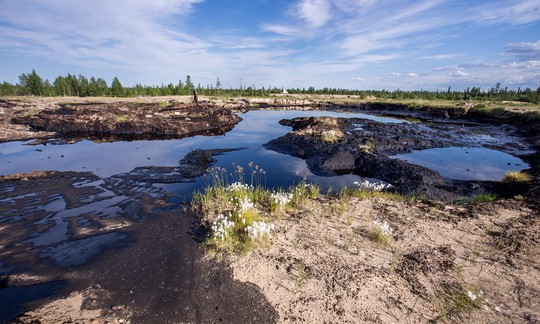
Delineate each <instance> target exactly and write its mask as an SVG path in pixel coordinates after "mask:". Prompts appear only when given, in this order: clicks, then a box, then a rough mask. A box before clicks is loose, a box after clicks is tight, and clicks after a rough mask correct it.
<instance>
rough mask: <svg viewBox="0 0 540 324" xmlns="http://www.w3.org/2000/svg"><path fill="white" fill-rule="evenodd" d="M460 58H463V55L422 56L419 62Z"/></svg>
mask: <svg viewBox="0 0 540 324" xmlns="http://www.w3.org/2000/svg"><path fill="white" fill-rule="evenodd" d="M460 56H463V54H435V55H426V56H421V57H419V58H418V59H419V60H450V59H455V58H458V57H460Z"/></svg>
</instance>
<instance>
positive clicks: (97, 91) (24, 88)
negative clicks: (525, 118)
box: [0, 70, 540, 103]
mask: <svg viewBox="0 0 540 324" xmlns="http://www.w3.org/2000/svg"><path fill="white" fill-rule="evenodd" d="M193 90H196V91H197V93H198V94H199V95H209V96H213V95H225V96H239V97H253V96H256V97H265V96H269V95H270V94H277V93H283V92H284V89H283V88H279V87H271V86H268V87H261V88H256V87H255V86H250V87H245V86H243V85H241V86H240V87H239V88H228V89H225V88H223V87H222V85H221V82H220V80H219V78H217V80H216V83H215V84H211V85H206V86H201V84H197V86H195V84H194V83H193V81H192V80H191V77H190V76H189V75H188V76H186V79H185V81H182V80H179V81H178V83H177V84H173V83H169V84H161V85H160V86H148V85H142V84H136V85H135V86H133V87H124V86H122V83H121V82H120V80H119V79H118V78H117V77H115V78H114V79H113V80H112V82H111V84H110V85H109V84H108V83H107V81H105V80H104V79H102V78H95V77H93V76H92V77H91V78H90V79H88V78H87V77H85V76H83V75H78V76H77V75H71V74H68V75H67V76H58V77H57V78H56V79H55V80H54V82H52V83H51V82H49V80H47V79H43V78H42V77H40V76H39V75H38V74H37V73H36V71H35V70H32V72H31V73H23V74H21V75H20V76H19V82H18V83H17V84H11V83H8V82H3V83H2V84H0V96H28V95H32V96H47V97H56V96H76V97H107V96H112V97H137V96H178V95H191V94H192V93H193ZM286 92H287V93H289V94H326V95H349V96H359V97H360V98H368V97H377V98H385V99H426V100H487V101H522V102H530V103H540V87H538V88H537V89H531V88H524V89H521V88H518V89H517V90H516V89H508V87H504V88H502V87H501V84H500V83H497V84H496V85H495V86H494V87H492V88H489V89H482V88H480V87H472V88H467V89H466V90H460V91H456V90H452V89H451V88H450V87H448V90H443V91H441V90H437V91H427V90H415V91H403V90H399V89H398V90H350V89H340V88H322V89H316V88H315V87H309V88H307V89H306V88H302V89H300V88H291V89H286Z"/></svg>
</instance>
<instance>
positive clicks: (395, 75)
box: [390, 72, 401, 77]
mask: <svg viewBox="0 0 540 324" xmlns="http://www.w3.org/2000/svg"><path fill="white" fill-rule="evenodd" d="M400 75H401V73H399V72H391V73H390V76H394V77H398V76H400Z"/></svg>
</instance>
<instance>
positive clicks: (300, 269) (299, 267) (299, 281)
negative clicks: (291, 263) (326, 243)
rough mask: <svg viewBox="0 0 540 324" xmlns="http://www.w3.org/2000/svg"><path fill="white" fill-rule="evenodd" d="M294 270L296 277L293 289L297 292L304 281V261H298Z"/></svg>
mask: <svg viewBox="0 0 540 324" xmlns="http://www.w3.org/2000/svg"><path fill="white" fill-rule="evenodd" d="M296 270H297V275H296V283H295V285H294V289H295V290H296V291H298V290H299V289H300V288H301V287H302V285H303V284H304V281H305V280H306V267H305V266H304V260H302V259H300V260H298V263H297V269H296Z"/></svg>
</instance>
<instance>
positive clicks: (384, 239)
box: [369, 228, 390, 247]
mask: <svg viewBox="0 0 540 324" xmlns="http://www.w3.org/2000/svg"><path fill="white" fill-rule="evenodd" d="M369 239H370V240H371V241H372V242H375V243H377V246H378V247H388V246H390V236H389V235H387V234H386V233H384V232H383V231H382V230H381V229H379V228H375V229H373V230H372V231H371V232H369Z"/></svg>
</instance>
